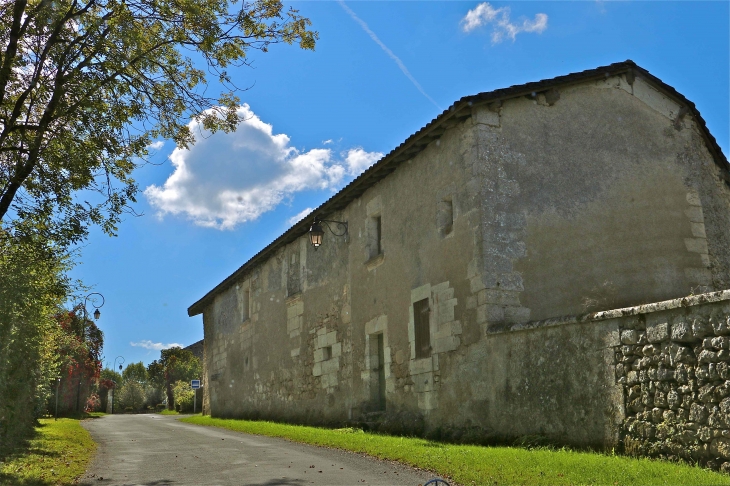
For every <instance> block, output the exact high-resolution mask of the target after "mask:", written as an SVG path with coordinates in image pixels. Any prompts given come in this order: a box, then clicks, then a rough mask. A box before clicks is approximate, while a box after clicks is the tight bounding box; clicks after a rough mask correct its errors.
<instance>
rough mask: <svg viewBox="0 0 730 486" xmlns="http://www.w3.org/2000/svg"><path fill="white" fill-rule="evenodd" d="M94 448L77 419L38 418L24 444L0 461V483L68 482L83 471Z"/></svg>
mask: <svg viewBox="0 0 730 486" xmlns="http://www.w3.org/2000/svg"><path fill="white" fill-rule="evenodd" d="M95 450H96V444H95V443H94V441H93V440H91V436H90V435H89V433H88V432H87V431H86V429H84V428H83V427H81V423H80V421H79V420H78V419H74V418H59V419H58V421H55V420H53V419H52V418H50V419H41V420H40V426H39V427H36V433H35V436H34V437H33V438H32V439H31V440H30V442H29V444H28V447H27V448H25V449H22V450H18V451H16V452H14V453H12V454H11V455H9V456H8V457H6V458H5V462H0V485H1V486H51V485H54V486H71V485H73V484H76V480H77V479H78V478H79V477H80V476H81V475H82V474H84V471H86V467H87V465H88V463H89V461H90V460H91V456H92V455H93V453H94V451H95Z"/></svg>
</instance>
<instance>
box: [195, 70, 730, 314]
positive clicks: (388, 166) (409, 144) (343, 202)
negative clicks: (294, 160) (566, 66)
mask: <svg viewBox="0 0 730 486" xmlns="http://www.w3.org/2000/svg"><path fill="white" fill-rule="evenodd" d="M620 74H627V75H629V76H634V77H636V76H638V77H641V78H643V79H645V80H647V81H649V82H651V83H652V84H653V85H654V86H655V87H657V88H659V89H660V90H661V91H663V92H664V93H665V94H666V95H668V96H670V97H671V98H673V99H674V100H676V101H678V102H679V103H680V105H682V106H686V108H687V109H688V110H689V112H690V113H691V114H692V115H693V117H694V119H695V120H696V121H697V123H698V125H699V127H700V131H701V133H702V135H703V137H704V139H705V142H706V144H707V148H708V149H709V150H710V153H712V156H713V157H714V159H715V163H716V164H717V165H718V166H720V167H721V168H723V169H724V170H725V172H726V173H727V174H728V176H727V180H730V166H729V165H728V161H727V158H726V157H725V155H724V154H723V153H722V149H721V148H720V146H719V145H718V144H717V140H715V137H713V136H712V134H711V133H710V131H709V130H708V129H707V125H706V124H705V120H704V119H703V118H702V116H701V115H700V112H699V111H698V110H697V108H696V107H695V105H694V103H692V102H691V101H690V100H688V99H687V98H685V97H684V96H683V95H682V94H681V93H679V92H678V91H677V90H676V89H674V88H673V87H671V86H669V85H668V84H666V83H664V82H663V81H662V80H660V79H659V78H657V77H656V76H653V75H652V74H650V73H649V71H647V70H646V69H643V68H641V67H639V66H638V65H636V64H635V63H634V62H633V61H630V60H628V61H624V62H619V63H614V64H610V65H608V66H602V67H598V68H595V69H589V70H587V71H581V72H578V73H572V74H566V75H565V76H558V77H556V78H551V79H543V80H542V81H535V82H531V83H526V84H520V85H515V86H510V87H509V88H503V89H497V90H494V91H489V92H485V93H479V94H476V95H472V96H465V97H463V98H461V99H460V100H459V101H457V102H455V103H454V104H452V105H451V106H450V107H449V108H448V109H447V110H445V111H444V112H443V113H441V114H440V115H438V116H437V117H436V118H434V119H433V120H431V121H430V122H429V123H428V124H427V125H426V126H424V127H423V128H421V129H420V130H418V131H417V132H416V133H414V134H413V135H411V136H410V137H408V138H407V139H406V140H405V141H404V142H403V143H402V144H400V145H399V146H398V147H396V148H395V149H393V150H392V151H391V152H390V153H389V154H387V155H386V156H384V157H383V158H382V159H380V160H379V161H378V162H377V163H375V164H373V165H372V166H371V167H370V168H369V169H367V170H366V171H365V172H363V173H362V174H361V175H360V176H359V177H357V178H356V179H355V180H353V181H352V182H350V183H349V184H348V185H347V186H345V187H344V188H342V190H340V191H339V192H338V193H337V194H335V195H334V196H332V197H331V198H329V199H328V200H327V201H325V202H324V203H323V204H322V205H321V206H319V207H318V208H317V209H315V210H314V211H312V213H311V214H310V215H309V216H307V217H305V218H304V219H302V220H301V221H299V222H298V223H296V224H295V225H294V226H292V227H291V228H289V230H287V231H286V232H285V233H284V234H283V235H281V236H280V237H278V238H277V239H276V240H274V241H273V242H272V243H271V244H269V245H268V246H267V247H266V248H264V249H263V250H261V251H260V252H258V253H257V254H256V255H254V256H253V257H251V259H250V260H248V261H247V262H246V263H244V264H243V265H241V267H240V268H238V270H236V271H235V272H233V273H232V274H231V275H229V276H228V277H227V278H226V279H225V280H223V281H222V282H221V283H219V284H218V285H216V286H215V288H213V289H212V290H211V291H210V292H208V293H207V294H205V295H204V296H203V297H202V298H201V299H200V300H198V301H197V302H195V303H194V304H193V305H191V306H190V307H189V308H188V315H189V316H191V317H192V316H195V315H198V314H200V313H202V312H203V309H204V308H205V307H206V306H207V305H208V304H210V303H211V302H212V301H213V299H214V298H215V296H216V295H218V294H219V293H220V292H222V291H224V290H225V289H227V288H228V287H229V286H230V285H232V284H233V283H234V282H235V281H236V280H238V279H239V277H241V276H243V275H244V274H245V273H246V272H248V271H249V270H251V269H252V268H253V267H254V266H256V265H257V264H259V263H262V262H264V261H266V260H267V259H268V258H269V257H271V256H272V255H273V254H274V253H275V252H276V251H277V250H278V249H279V248H281V247H282V246H284V245H287V244H289V243H291V242H292V241H295V240H296V239H297V238H299V237H300V236H302V235H304V234H306V233H307V232H308V231H309V226H310V223H311V221H312V217H313V216H314V215H317V216H320V217H323V216H326V215H328V214H331V213H334V212H336V211H339V210H341V209H344V208H345V207H346V206H347V205H348V204H349V203H350V201H352V200H354V199H356V198H358V197H360V196H361V195H362V194H363V193H364V192H365V191H366V190H367V189H369V188H370V187H372V186H373V185H375V184H376V183H377V182H378V181H380V180H381V179H382V178H384V177H386V176H387V175H388V174H390V173H391V172H393V171H394V170H395V169H396V168H397V167H398V166H399V165H400V164H401V163H403V162H405V161H407V160H410V159H411V158H413V156H414V155H416V154H417V153H418V152H420V151H421V150H423V149H424V148H425V147H426V145H428V144H429V143H430V142H432V141H434V140H436V139H438V138H439V137H440V136H441V135H442V134H443V133H444V132H445V131H446V130H447V129H449V128H451V127H453V126H454V125H456V124H458V123H460V122H461V121H463V120H465V119H466V118H469V117H470V116H471V107H472V106H473V105H475V104H488V103H495V102H499V101H502V100H507V99H510V98H517V97H519V96H535V94H537V93H544V92H546V91H549V90H550V89H551V88H557V87H564V86H566V85H571V84H580V83H585V82H588V81H595V80H598V79H601V78H608V77H610V76H616V75H620Z"/></svg>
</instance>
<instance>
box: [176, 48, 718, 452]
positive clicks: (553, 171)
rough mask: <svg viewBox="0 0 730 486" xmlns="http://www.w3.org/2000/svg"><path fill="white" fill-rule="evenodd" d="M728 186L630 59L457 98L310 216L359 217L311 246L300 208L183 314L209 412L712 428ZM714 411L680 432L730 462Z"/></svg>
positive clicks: (621, 434) (451, 432) (500, 429)
mask: <svg viewBox="0 0 730 486" xmlns="http://www.w3.org/2000/svg"><path fill="white" fill-rule="evenodd" d="M728 181H730V173H729V172H728V162H727V160H726V158H725V156H724V155H723V154H722V151H721V150H720V148H719V147H718V145H717V143H716V141H715V139H714V138H713V136H712V135H711V134H710V133H709V132H708V130H707V128H706V126H705V122H704V121H703V119H702V117H701V116H700V114H699V112H698V111H697V110H696V108H695V106H694V104H693V103H692V102H691V101H689V100H687V99H686V98H685V97H684V96H683V95H681V94H680V93H678V92H677V91H676V90H674V89H673V88H672V87H671V86H668V85H667V84H665V83H663V82H662V81H661V80H659V79H657V78H656V77H654V76H653V75H651V74H650V73H649V72H647V71H646V70H644V69H642V68H641V67H639V66H637V65H635V64H634V63H633V62H631V61H626V62H623V63H617V64H612V65H610V66H605V67H600V68H597V69H593V70H589V71H584V72H580V73H574V74H569V75H566V76H560V77H557V78H554V79H549V80H543V81H539V82H534V83H528V84H525V85H520V86H512V87H510V88H506V89H500V90H496V91H492V92H488V93H481V94H478V95H474V96H468V97H465V98H462V99H461V100H459V101H457V102H456V103H454V104H453V105H452V106H451V107H450V108H449V109H448V110H446V111H444V112H443V113H442V114H441V115H439V116H438V117H437V118H435V119H434V120H433V121H431V122H430V123H428V124H427V125H426V126H425V127H423V128H422V129H421V130H419V131H418V132H416V133H415V134H413V135H412V136H410V137H409V138H408V139H407V140H405V141H404V142H403V143H402V144H401V145H400V146H398V147H397V148H396V149H395V150H393V151H392V152H391V153H389V154H388V155H386V156H385V157H383V159H382V160H380V161H379V162H378V163H376V164H375V165H373V166H372V167H371V168H370V169H368V170H367V171H365V172H364V173H363V174H362V175H361V176H360V177H358V178H357V179H355V180H354V181H353V182H352V183H350V184H349V185H348V186H347V187H345V188H344V189H342V190H341V191H340V192H338V193H337V194H335V195H334V196H333V197H332V198H330V199H329V200H328V201H327V202H325V203H324V204H322V206H320V207H319V208H317V209H316V210H315V211H314V213H313V215H312V216H316V217H319V218H322V219H326V220H335V221H343V222H347V224H348V231H347V234H346V235H344V236H335V235H334V234H333V233H332V232H330V231H327V230H326V229H325V235H324V242H323V244H322V245H321V246H320V247H319V249H317V250H315V248H313V247H312V245H310V242H309V237H308V231H309V229H310V226H311V225H312V222H313V217H308V218H305V219H304V220H302V221H300V222H299V223H297V224H295V225H294V226H293V227H291V228H290V229H289V230H288V231H287V232H286V233H284V234H283V235H282V236H280V237H279V238H278V239H276V240H275V241H274V242H273V243H271V244H270V245H269V246H267V247H266V248H264V249H263V250H262V251H261V252H259V253H258V254H256V255H255V256H254V257H253V258H251V259H250V260H249V261H248V262H246V263H245V264H244V265H243V266H241V267H240V268H239V269H238V270H236V271H235V272H234V273H233V274H232V275H230V276H229V277H228V278H226V279H225V280H224V281H223V282H221V283H220V284H219V285H218V286H216V287H215V288H214V289H213V290H211V291H210V292H208V294H206V295H205V296H204V297H203V298H201V299H200V300H199V301H198V302H196V303H195V304H193V305H192V306H191V307H190V308H189V309H188V313H189V315H190V316H195V315H198V314H203V323H204V333H205V360H204V363H205V364H204V366H205V378H204V379H205V387H204V390H205V399H204V411H205V413H208V414H212V415H213V416H217V417H254V418H255V417H259V418H268V419H275V420H285V421H292V422H303V423H324V424H337V423H344V422H348V421H358V420H361V419H362V417H366V420H371V421H379V423H381V424H387V425H388V427H389V429H388V430H395V431H402V432H406V433H418V434H432V435H434V436H437V435H438V434H441V435H442V436H449V437H451V438H457V439H458V438H460V437H461V438H462V439H464V438H468V437H479V438H482V439H484V438H486V439H494V440H500V439H509V438H514V437H519V436H525V435H536V434H539V435H543V436H545V437H548V438H550V439H552V440H556V441H559V442H563V443H569V444H575V445H588V446H598V447H614V446H617V445H620V444H624V445H626V448H627V450H631V451H634V452H637V453H652V454H655V455H657V454H659V455H668V456H671V455H672V454H674V453H672V452H671V450H670V449H667V447H668V446H667V447H665V446H657V445H656V443H657V441H659V442H661V440H663V439H657V437H660V438H661V437H662V436H661V434H660V433H659V432H658V429H657V427H659V425H661V424H662V423H664V422H662V421H664V420H665V417H664V416H665V415H667V414H665V412H667V411H670V412H672V413H673V414H674V415H673V416H672V414H668V418H667V419H666V420H667V424H670V425H671V424H673V423H675V422H677V421H681V420H684V422H687V423H691V424H694V425H692V427H695V426H696V427H695V429H692V428H691V427H690V428H688V429H686V430H694V432H693V433H694V434H695V436H697V433H696V432H697V428H699V427H701V426H702V427H710V426H709V425H707V421H708V420H709V418H708V417H710V415H712V414H715V416H716V417H720V414H721V413H725V412H726V411H727V412H730V400H729V403H728V406H727V407H726V408H727V409H728V410H724V409H723V410H721V408H722V407H720V405H721V403H724V402H722V400H723V399H724V397H723V396H722V394H721V393H719V394H716V395H717V396H715V395H713V397H715V398H713V400H714V402H707V403H705V402H703V401H702V400H700V399H699V398H698V396H699V395H698V394H699V390H700V388H701V387H702V386H705V385H712V386H713V387H717V386H719V385H720V384H722V383H725V382H724V381H723V380H725V379H726V376H725V375H724V374H726V371H723V373H724V374H723V375H722V376H720V374H719V373H720V371H719V370H714V371H713V372H712V373H714V375H713V378H712V379H713V380H715V381H712V380H711V379H710V375H709V373H710V371H709V368H707V366H709V364H710V362H712V363H713V366H714V363H715V362H719V361H723V360H725V361H727V360H728V358H729V356H728V355H730V351H727V349H728V347H730V346H729V345H728V342H726V341H725V340H724V339H727V338H724V337H723V338H722V339H721V341H722V342H720V341H718V342H717V343H715V341H712V340H711V338H715V337H716V336H720V337H722V336H723V335H724V334H726V333H725V330H726V329H727V323H726V320H723V319H725V317H723V316H725V315H726V314H728V313H729V312H730V300H729V299H730V292H721V291H723V290H725V289H728V288H730V282H729V280H730V212H729V211H728V209H729V205H730V188H729V187H728ZM332 229H333V230H335V231H338V229H339V228H338V227H337V226H336V225H333V227H332ZM687 296H690V297H687ZM612 309H619V310H612ZM700 321H702V322H704V324H702V325H700V324H697V326H699V327H698V328H697V329H699V330H698V331H697V333H694V334H693V332H694V331H693V329H694V327H693V326H694V325H695V322H700ZM723 322H724V323H725V324H722V323H723ZM713 323H714V324H713ZM713 326H714V327H713ZM723 326H724V327H723ZM695 327H696V326H695ZM677 329H679V331H677V332H678V333H679V334H677V336H680V334H681V336H680V337H678V338H677V339H679V341H676V340H673V339H674V337H675V330H677ZM688 329H689V331H687V330H688ZM715 329H716V330H717V333H715ZM687 332H689V334H687ZM728 332H730V331H728ZM708 336H709V337H708ZM708 339H709V341H708ZM705 341H707V343H705ZM677 343H682V344H677ZM713 343H715V344H713ZM705 344H706V345H707V346H706V348H703V347H702V346H703V345H705ZM647 346H649V348H651V349H649V348H647V350H646V351H645V348H646V347H647ZM672 346H674V347H672ZM677 346H679V347H680V348H682V349H684V351H677V349H675V348H676V347H677ZM693 346H694V347H693ZM685 348H686V349H685ZM702 350H707V351H708V353H714V354H712V355H705V356H704V358H702V359H700V357H699V356H700V355H701V354H702V352H703V351H702ZM646 353H648V354H646ZM672 353H674V354H672ZM677 353H680V354H681V353H685V354H682V356H684V357H683V358H682V360H684V361H681V362H680V361H677V360H678V359H679V358H677ZM723 353H724V354H723ZM685 355H686V356H685ZM708 356H709V357H708ZM685 358H686V359H685ZM692 360H695V361H692ZM702 360H705V361H702ZM707 360H709V361H707ZM713 360H714V361H713ZM682 363H685V364H686V367H687V370H685V371H686V372H684V373H685V375H687V374H689V375H690V376H689V378H687V376H684V375H683V376H684V378H682V377H681V376H680V378H678V379H675V374H676V373H677V369H679V368H678V366H679V367H680V368H681V367H682V366H685V364H682ZM680 365H681V366H680ZM703 366H705V368H707V370H705V371H704V372H703V371H702V370H704V368H702V367H703ZM659 369H662V370H664V371H662V372H661V373H663V374H661V373H660V374H659V375H657V373H658V370H659ZM682 369H684V368H682ZM723 369H726V368H723ZM650 370H653V371H650ZM702 373H706V374H707V380H705V382H703V381H702V380H701V379H700V378H699V374H702ZM679 374H680V375H681V374H682V373H679ZM696 374H697V376H695V375H696ZM658 376H659V377H658ZM721 382H722V383H721ZM703 383H704V384H703ZM727 383H728V385H729V386H728V390H727V393H726V395H727V394H730V381H729V382H727ZM637 387H638V388H637ZM682 387H684V388H682ZM688 387H689V388H688ZM693 387H694V388H693ZM713 390H714V388H713ZM670 392H671V393H670ZM657 393H660V394H663V395H662V396H661V397H659V395H657ZM670 395H671V396H672V397H673V398H672V400H670V399H669V396H670ZM662 397H663V398H662ZM649 398H651V399H649ZM637 400H638V401H637ZM668 401H671V402H672V406H670V405H669V403H668ZM708 403H709V405H708ZM693 405H697V406H701V407H704V409H703V410H704V411H701V410H700V411H695V413H694V415H693V416H690V410H691V409H692V406H693ZM708 407H709V408H708ZM712 407H714V408H712ZM695 408H696V407H695ZM655 409H656V410H658V411H655ZM715 409H717V410H715ZM698 414H699V415H698ZM685 416H686V418H683V417H685ZM699 416H702V417H704V420H705V422H704V424H699V425H698V423H699V422H701V421H699V420H695V419H696V418H697V417H699ZM723 417H724V415H723ZM729 417H730V416H729ZM692 420H694V422H693V421H692ZM719 420H720V419H719V418H718V419H717V420H716V423H715V425H716V426H714V428H713V427H710V428H712V430H711V431H710V432H708V433H709V434H710V435H709V439H708V441H705V442H703V441H702V438H699V437H698V436H697V437H694V436H693V437H694V438H690V439H687V440H690V441H691V440H694V441H695V442H692V443H691V444H690V445H686V444H684V443H682V442H676V443H677V444H681V447H680V449H682V448H683V449H684V450H685V451H690V452H686V454H690V453H691V454H695V455H697V454H699V455H700V456H701V457H703V458H704V459H703V460H711V461H715V462H717V461H721V460H723V459H722V458H723V457H725V458H726V459H728V458H730V443H729V445H728V447H727V451H726V452H727V457H726V456H724V455H723V454H725V453H724V452H723V453H722V454H721V453H720V452H717V451H720V449H722V447H721V446H720V445H718V444H717V441H718V440H724V439H722V431H723V430H724V428H728V424H726V423H725V422H722V421H719ZM722 420H724V418H723V419H722ZM672 421H675V422H672ZM637 424H638V425H637ZM642 424H643V425H642ZM722 424H724V425H722ZM670 425H667V427H669V426H670ZM652 427H653V429H652ZM652 430H653V432H652ZM672 430H673V432H671V433H670V432H666V433H664V434H665V436H666V435H667V434H669V435H672V434H674V435H672V436H676V437H679V436H680V433H681V430H680V429H677V428H675V429H672ZM682 430H685V429H682ZM727 432H728V437H730V431H727ZM652 434H653V435H652ZM657 434H659V435H657ZM713 434H714V435H713ZM690 435H691V434H690ZM705 435H707V433H706V434H705ZM650 436H651V437H650ZM718 437H720V439H718ZM705 438H707V437H705ZM713 440H714V441H715V445H714V446H712V444H713V442H712V441H713ZM677 441H679V439H677ZM670 442H671V441H670ZM627 444H628V445H627ZM692 444H694V445H692ZM702 444H704V445H702ZM695 446H696V448H695V449H692V447H695ZM713 447H714V449H712V448H713ZM711 449H712V450H713V451H715V452H711ZM697 451H699V452H697ZM680 452H681V451H679V449H678V450H677V452H676V454H680ZM676 454H675V455H676ZM713 454H714V456H713ZM680 455H681V454H680ZM710 456H712V457H710ZM683 457H684V456H683ZM692 457H694V456H692ZM718 464H719V462H718ZM729 465H730V464H729Z"/></svg>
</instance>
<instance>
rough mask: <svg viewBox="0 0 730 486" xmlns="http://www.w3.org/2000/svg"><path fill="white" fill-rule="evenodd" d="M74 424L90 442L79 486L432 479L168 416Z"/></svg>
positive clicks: (396, 467) (362, 482)
mask: <svg viewBox="0 0 730 486" xmlns="http://www.w3.org/2000/svg"><path fill="white" fill-rule="evenodd" d="M82 424H83V425H84V427H85V428H86V429H87V430H88V431H89V432H90V433H91V436H92V437H93V438H94V441H96V443H97V444H98V450H97V453H96V456H95V457H94V459H93V461H92V463H91V466H90V467H89V469H88V471H87V472H86V475H84V476H83V478H82V479H81V484H82V485H87V486H107V485H119V486H122V485H124V486H138V485H139V486H142V485H144V486H167V485H170V486H183V485H196V486H200V485H210V486H229V485H236V486H239V485H244V484H245V485H252V486H253V485H260V486H264V485H266V486H274V485H309V484H317V485H356V484H360V485H365V484H371V485H412V486H416V485H418V484H424V483H425V482H426V481H428V479H430V478H431V477H433V476H432V475H430V474H428V473H424V472H422V471H417V470H414V469H411V468H407V467H404V466H400V465H396V464H392V463H389V462H384V461H378V460H376V459H372V458H368V457H364V456H361V455H359V454H353V453H347V452H342V451H336V450H331V449H326V448H321V447H314V446H307V445H302V444H295V443H292V442H288V441H286V440H283V439H276V438H271V437H261V436H256V435H248V434H242V433H239V432H233V431H230V430H226V429H220V428H216V427H201V426H198V425H190V424H184V423H181V422H178V421H177V417H176V416H174V415H173V416H170V415H157V414H149V415H107V416H104V417H101V418H96V419H90V420H84V421H83V422H82Z"/></svg>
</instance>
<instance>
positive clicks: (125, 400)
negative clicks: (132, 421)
mask: <svg viewBox="0 0 730 486" xmlns="http://www.w3.org/2000/svg"><path fill="white" fill-rule="evenodd" d="M117 399H118V400H119V402H118V403H119V406H120V407H121V408H124V409H125V410H126V409H128V408H129V409H131V410H135V411H136V410H139V409H141V408H142V406H143V405H144V389H143V388H142V385H140V384H139V383H137V382H136V381H128V382H127V383H125V384H124V385H122V387H121V388H119V396H118V397H117Z"/></svg>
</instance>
